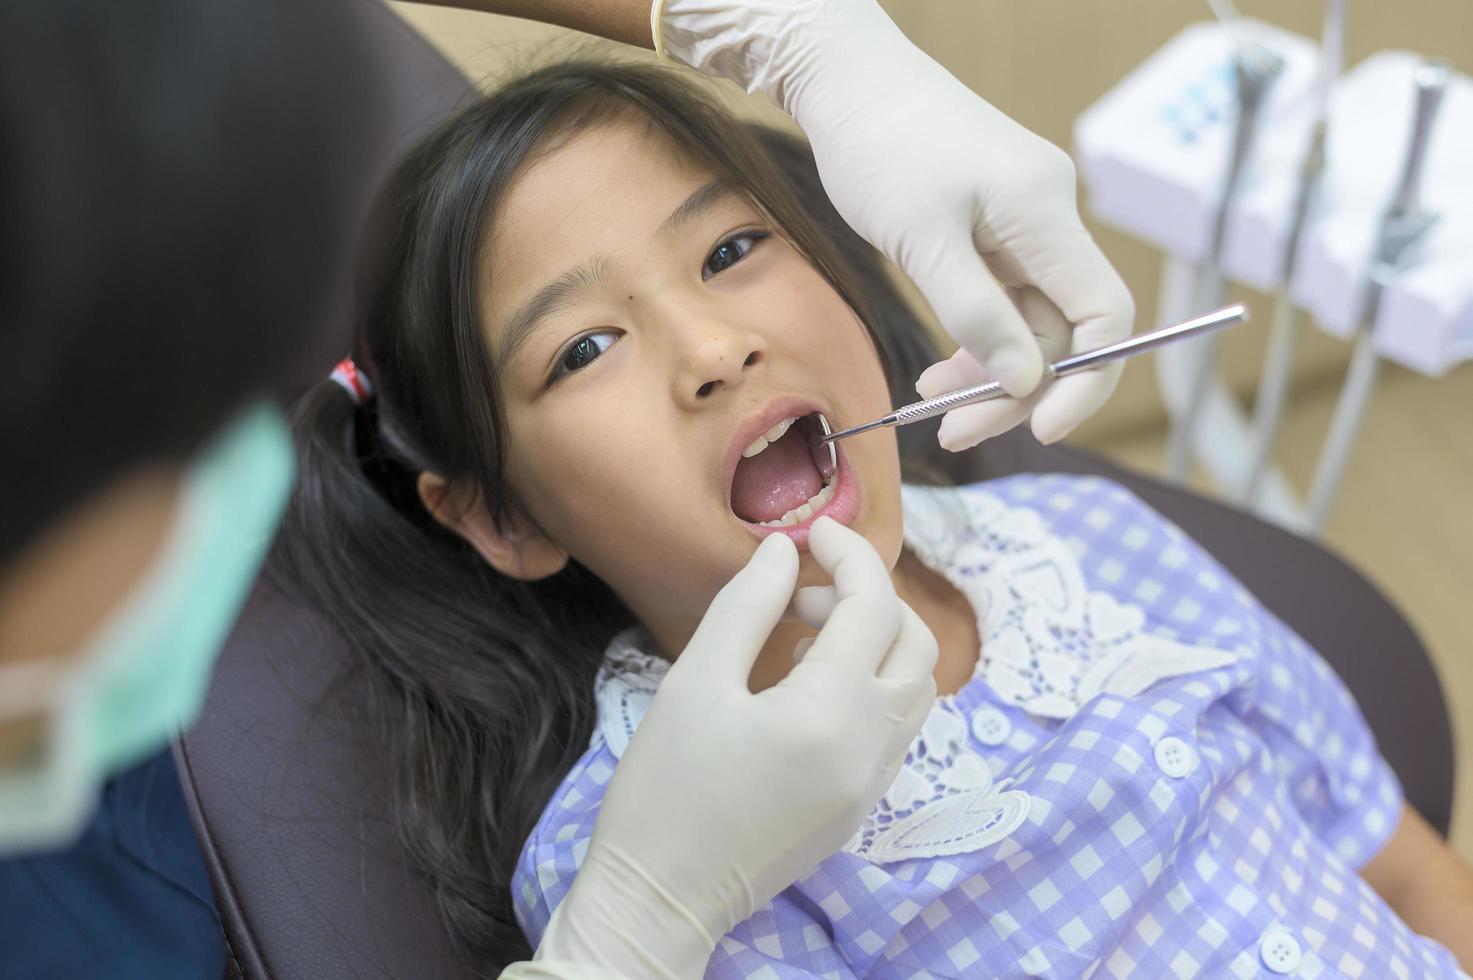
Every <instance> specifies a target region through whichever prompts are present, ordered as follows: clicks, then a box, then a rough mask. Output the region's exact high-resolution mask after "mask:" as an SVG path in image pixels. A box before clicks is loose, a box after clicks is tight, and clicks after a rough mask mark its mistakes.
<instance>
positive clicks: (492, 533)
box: [417, 471, 568, 582]
mask: <svg viewBox="0 0 1473 980" xmlns="http://www.w3.org/2000/svg"><path fill="white" fill-rule="evenodd" d="M417 486H418V489H419V499H420V503H422V504H424V507H425V510H427V511H429V512H430V515H431V516H432V517H434V519H435V520H436V521H438V522H439V523H440V525H441V526H442V527H446V528H449V529H450V530H451V531H454V532H455V533H456V534H458V535H460V536H461V537H462V538H463V539H465V541H466V543H467V544H469V545H470V546H471V547H472V548H475V549H476V551H477V552H478V553H479V554H480V555H481V557H482V558H484V559H486V561H487V562H488V563H489V564H490V565H491V567H492V568H494V569H496V570H497V571H498V572H500V573H501V574H503V575H506V576H509V577H511V578H515V579H521V580H522V581H524V582H534V581H536V580H538V579H544V578H547V577H548V576H550V575H556V574H557V573H558V572H560V571H562V570H563V569H564V568H565V567H566V566H567V564H568V553H567V552H566V551H564V550H563V549H562V548H559V547H558V546H557V545H555V544H553V543H552V542H551V541H550V540H548V539H547V537H546V536H544V535H543V534H542V532H541V531H538V530H537V529H536V528H535V527H533V526H532V524H531V523H530V522H529V521H527V520H525V519H524V518H522V517H521V516H520V515H514V516H513V517H512V518H511V519H510V520H509V522H508V524H507V526H506V527H505V528H500V529H498V528H497V527H496V522H495V521H493V520H492V519H491V511H490V510H488V509H487V508H486V505H485V504H484V503H482V501H481V494H480V491H479V490H478V489H477V488H476V487H474V486H472V485H471V484H470V483H469V482H466V481H457V482H454V483H450V482H447V481H446V480H445V478H444V477H442V476H440V475H439V474H437V473H430V472H428V471H427V472H424V473H421V474H420V475H419V480H418V481H417Z"/></svg>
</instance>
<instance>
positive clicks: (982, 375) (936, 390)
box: [916, 347, 992, 398]
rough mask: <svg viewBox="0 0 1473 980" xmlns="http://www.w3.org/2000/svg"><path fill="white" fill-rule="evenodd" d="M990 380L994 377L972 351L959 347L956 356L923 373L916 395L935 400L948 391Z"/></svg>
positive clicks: (918, 379)
mask: <svg viewBox="0 0 1473 980" xmlns="http://www.w3.org/2000/svg"><path fill="white" fill-rule="evenodd" d="M990 380H992V376H991V375H989V374H988V373H987V371H986V369H985V368H983V367H982V365H980V364H978V363H977V359H976V358H975V357H973V356H972V354H971V351H969V350H967V349H966V348H965V347H958V348H957V349H956V353H955V354H952V355H951V356H950V357H948V358H947V359H946V360H944V361H937V362H936V363H935V364H932V365H931V366H930V367H928V368H926V369H925V370H924V371H922V372H921V376H920V377H919V378H916V394H918V395H920V396H921V397H922V398H935V397H936V396H937V395H944V394H946V393H947V392H948V391H956V390H957V389H958V388H967V387H970V386H972V385H979V384H982V383H983V382H984V381H990Z"/></svg>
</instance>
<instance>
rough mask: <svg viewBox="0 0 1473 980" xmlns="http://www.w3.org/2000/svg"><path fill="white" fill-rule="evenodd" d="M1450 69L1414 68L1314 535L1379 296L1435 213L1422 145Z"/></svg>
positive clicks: (1372, 375) (1365, 376)
mask: <svg viewBox="0 0 1473 980" xmlns="http://www.w3.org/2000/svg"><path fill="white" fill-rule="evenodd" d="M1448 74H1449V68H1448V66H1447V63H1446V62H1441V61H1428V62H1424V63H1423V64H1422V65H1421V66H1420V67H1418V68H1417V72H1416V75H1415V77H1414V81H1415V84H1416V89H1417V95H1416V98H1417V102H1416V110H1415V114H1414V115H1413V118H1412V132H1411V136H1410V138H1409V139H1408V141H1407V152H1406V159H1405V160H1404V162H1403V163H1402V171H1401V180H1400V181H1399V182H1398V183H1397V186H1396V192H1395V193H1394V194H1393V195H1392V197H1391V203H1390V205H1389V206H1388V207H1387V208H1386V212H1385V214H1383V215H1382V217H1381V227H1380V229H1379V232H1378V234H1377V237H1376V251H1375V253H1374V254H1373V255H1372V256H1371V268H1370V273H1369V275H1368V276H1367V279H1366V291H1365V297H1364V300H1363V302H1362V305H1361V319H1360V326H1359V329H1358V330H1357V334H1358V336H1357V339H1356V342H1355V351H1354V352H1353V353H1352V354H1351V356H1350V368H1349V370H1348V371H1347V372H1346V374H1345V386H1344V387H1343V388H1341V389H1340V400H1339V401H1338V402H1336V403H1335V417H1334V418H1333V419H1332V420H1331V421H1330V431H1329V434H1328V435H1326V436H1325V448H1324V449H1323V450H1322V451H1321V452H1320V460H1319V464H1318V465H1317V466H1316V467H1315V471H1314V481H1313V482H1312V483H1311V484H1310V488H1309V508H1308V510H1309V514H1308V520H1309V529H1310V530H1311V531H1315V532H1317V531H1319V530H1320V529H1322V528H1323V527H1324V526H1325V520H1326V519H1327V518H1328V517H1329V515H1330V505H1331V504H1333V503H1334V501H1335V496H1336V494H1337V493H1338V492H1339V490H1340V482H1341V480H1342V479H1343V478H1344V476H1345V467H1346V464H1347V463H1349V462H1350V450H1351V447H1352V446H1353V445H1354V443H1355V437H1356V434H1357V433H1358V432H1359V431H1360V424H1361V420H1362V419H1363V418H1364V417H1365V411H1366V406H1367V405H1368V404H1369V403H1370V400H1371V393H1372V392H1373V391H1374V390H1375V386H1376V374H1377V372H1378V368H1379V366H1380V357H1379V355H1377V353H1376V344H1375V333H1376V319H1377V316H1378V314H1379V313H1380V310H1381V296H1382V294H1383V293H1384V292H1385V291H1386V287H1387V286H1388V285H1390V284H1391V283H1392V282H1393V281H1394V280H1395V279H1396V275H1397V272H1398V271H1399V269H1400V266H1401V264H1402V262H1403V260H1404V259H1405V258H1406V255H1407V253H1408V252H1409V251H1410V250H1411V248H1412V246H1413V245H1415V244H1416V243H1417V241H1418V240H1420V239H1421V237H1422V236H1423V235H1424V234H1426V232H1427V229H1429V228H1431V227H1432V226H1433V225H1434V224H1436V223H1437V213H1436V212H1435V211H1431V210H1428V209H1427V208H1425V207H1423V206H1422V204H1421V202H1420V200H1419V193H1420V188H1421V183H1422V169H1423V166H1424V164H1425V163H1426V161H1427V146H1428V144H1429V143H1430V142H1431V140H1432V124H1433V123H1434V122H1435V121H1436V119H1437V110H1438V108H1439V106H1441V104H1442V96H1443V93H1444V92H1445V91H1446V90H1447V82H1448Z"/></svg>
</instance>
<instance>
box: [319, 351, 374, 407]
mask: <svg viewBox="0 0 1473 980" xmlns="http://www.w3.org/2000/svg"><path fill="white" fill-rule="evenodd" d="M329 377H330V378H331V379H332V380H333V381H336V382H337V383H338V384H339V385H341V386H342V388H343V390H344V391H346V392H347V393H348V397H349V398H351V399H353V404H354V405H362V404H363V403H364V402H366V401H368V400H369V399H370V398H372V397H373V382H372V381H369V380H368V375H366V374H364V373H363V372H362V371H360V370H358V365H356V364H354V363H353V359H352V358H351V357H345V358H343V359H342V360H341V361H339V362H338V366H337V367H335V368H333V369H332V374H331V375H330V376H329Z"/></svg>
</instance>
